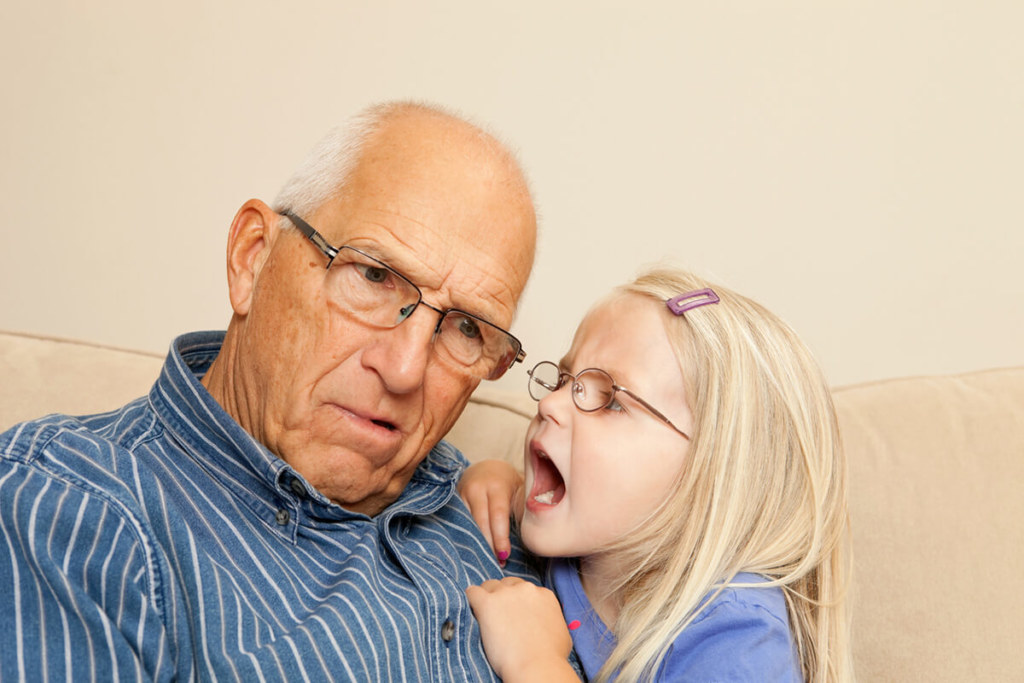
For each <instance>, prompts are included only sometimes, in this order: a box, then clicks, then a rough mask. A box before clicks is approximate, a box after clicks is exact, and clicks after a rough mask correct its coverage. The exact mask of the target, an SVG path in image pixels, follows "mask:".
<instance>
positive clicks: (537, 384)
mask: <svg viewBox="0 0 1024 683" xmlns="http://www.w3.org/2000/svg"><path fill="white" fill-rule="evenodd" d="M527 374H528V375H529V376H530V379H529V388H530V396H531V397H532V398H533V400H535V401H540V400H541V399H542V398H544V397H545V396H547V395H549V394H551V393H553V392H555V391H558V390H559V389H561V388H562V387H564V386H565V385H566V384H570V385H571V386H570V390H571V391H570V394H571V395H572V402H573V405H575V406H576V408H577V410H579V411H581V412H584V413H593V412H595V411H598V410H601V409H602V408H607V407H608V406H610V405H611V404H612V402H613V401H614V400H615V394H617V393H619V392H622V393H623V394H626V395H627V396H629V397H630V398H632V399H633V400H634V401H636V402H637V403H639V404H640V405H641V406H642V407H643V408H645V409H646V410H647V411H648V412H649V413H650V414H651V415H653V416H654V417H656V418H658V419H659V420H661V421H662V422H664V423H665V424H667V425H668V426H669V427H671V428H672V429H674V430H676V431H677V432H679V433H680V434H682V435H683V437H685V438H686V439H687V440H689V438H690V435H689V434H687V433H686V432H684V431H683V430H681V429H679V427H676V426H675V425H674V424H672V421H671V420H669V419H668V418H667V417H665V414H664V413H662V412H661V411H660V410H658V409H657V408H655V407H654V406H652V405H651V404H650V403H648V402H647V401H645V400H643V399H642V398H640V397H639V396H637V395H636V394H634V393H633V392H632V391H630V390H629V389H627V388H626V387H624V386H620V385H618V384H616V383H615V380H614V379H612V376H611V375H609V374H608V373H607V372H605V371H604V370H602V369H600V368H587V369H585V370H580V371H579V372H577V373H576V374H575V375H570V374H569V373H568V372H563V371H562V370H561V368H559V367H558V365H556V364H555V363H552V362H551V361H548V360H545V361H541V362H540V363H537V364H536V365H534V366H533V368H532V369H531V370H529V371H528V372H527Z"/></svg>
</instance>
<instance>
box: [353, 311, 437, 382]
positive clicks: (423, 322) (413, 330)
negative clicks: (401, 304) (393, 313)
mask: <svg viewBox="0 0 1024 683" xmlns="http://www.w3.org/2000/svg"><path fill="white" fill-rule="evenodd" d="M437 321H438V317H437V313H436V312H435V311H433V310H431V309H430V308H429V307H427V306H423V305H420V306H417V307H416V310H415V311H413V312H412V314H411V315H410V316H409V317H408V318H406V319H405V320H403V321H402V322H401V324H399V325H398V326H397V327H394V328H392V329H390V330H383V331H381V333H380V334H379V335H377V338H376V340H375V341H374V342H373V343H372V344H371V346H370V347H369V348H367V349H366V350H365V351H364V352H363V363H364V364H366V365H368V366H370V367H372V368H373V369H374V370H375V371H376V372H377V374H378V375H379V376H380V377H381V379H382V380H383V382H384V386H385V387H386V388H387V390H388V391H389V392H391V393H394V394H407V393H410V392H412V391H415V390H416V389H418V388H420V387H421V386H422V385H423V377H424V375H425V374H426V368H427V363H428V362H429V361H430V354H432V353H433V348H432V347H433V344H432V343H431V342H432V340H433V337H434V330H435V329H436V328H437Z"/></svg>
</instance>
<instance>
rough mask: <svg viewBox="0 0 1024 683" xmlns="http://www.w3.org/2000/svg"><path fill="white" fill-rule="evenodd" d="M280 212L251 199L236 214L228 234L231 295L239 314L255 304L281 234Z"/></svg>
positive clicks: (229, 288) (229, 294) (246, 311)
mask: <svg viewBox="0 0 1024 683" xmlns="http://www.w3.org/2000/svg"><path fill="white" fill-rule="evenodd" d="M277 221H278V215H277V214H276V213H274V211H273V210H272V209H271V208H270V207H269V206H267V205H266V204H265V203H263V202H261V201H260V200H258V199H250V200H249V201H247V202H246V203H245V204H243V205H242V208H240V209H239V210H238V213H236V214H235V219H234V220H233V221H232V222H231V230H230V232H229V233H228V254H227V256H228V297H229V298H230V299H231V308H232V309H233V310H234V311H235V314H236V315H240V316H245V315H246V314H248V312H249V307H250V306H251V305H252V294H253V289H254V287H255V283H256V277H257V276H258V275H259V272H260V269H261V268H262V267H263V264H264V262H266V260H267V257H268V256H269V255H270V249H271V247H272V246H273V244H274V241H275V240H276V239H277V235H278V231H279V229H278V225H277Z"/></svg>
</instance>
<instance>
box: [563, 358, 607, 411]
mask: <svg viewBox="0 0 1024 683" xmlns="http://www.w3.org/2000/svg"><path fill="white" fill-rule="evenodd" d="M614 395H615V382H614V380H612V376H611V375H609V374H608V373H607V372H605V371H604V370H599V369H597V368H589V369H587V370H584V371H583V372H581V373H580V374H578V375H576V381H574V382H573V384H572V400H573V402H574V403H575V404H576V407H577V408H579V409H580V410H582V411H584V412H588V413H590V412H593V411H595V410H600V409H601V408H604V407H605V406H606V405H608V404H609V403H611V400H612V396H614Z"/></svg>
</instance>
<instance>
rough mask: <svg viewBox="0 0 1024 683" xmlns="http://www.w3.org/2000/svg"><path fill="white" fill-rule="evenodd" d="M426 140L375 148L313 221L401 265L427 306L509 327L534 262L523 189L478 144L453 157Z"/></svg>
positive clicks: (332, 237) (342, 240) (532, 228)
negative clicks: (455, 310) (385, 151)
mask: <svg viewBox="0 0 1024 683" xmlns="http://www.w3.org/2000/svg"><path fill="white" fill-rule="evenodd" d="M422 142H423V141H414V142H413V143H411V144H410V145H408V146H405V147H403V146H398V147H396V148H395V149H393V150H392V151H393V154H383V153H381V151H380V150H377V149H373V150H371V151H370V152H369V153H368V155H367V157H366V158H365V160H364V161H363V162H361V163H360V165H359V166H358V167H357V169H356V170H355V171H354V173H353V175H352V177H351V180H350V182H349V183H348V185H347V186H346V189H345V191H344V192H343V193H342V194H340V195H339V196H338V197H336V198H334V199H332V200H331V201H329V202H328V203H327V204H325V205H324V206H323V207H321V209H320V210H319V211H317V220H318V221H319V222H320V225H318V226H317V227H318V229H320V230H321V231H322V232H324V234H325V236H327V238H328V240H329V241H331V242H332V243H333V244H337V245H342V244H348V245H351V246H355V247H358V248H360V249H363V250H365V251H366V252H367V253H370V254H371V255H373V256H375V257H377V258H379V259H381V260H382V261H384V262H386V263H387V264H388V265H389V266H391V267H392V268H394V269H395V270H398V271H399V272H401V273H402V274H403V275H405V276H406V277H408V278H409V279H410V280H412V281H413V282H414V283H415V284H416V285H417V286H419V287H420V289H421V290H423V293H424V298H425V299H427V300H428V301H429V302H430V303H432V304H433V305H439V306H444V307H457V308H464V309H465V310H468V311H469V312H471V313H476V314H479V315H482V316H483V317H485V318H487V319H488V320H491V321H492V322H495V323H496V324H499V325H502V326H505V325H508V324H509V323H511V320H512V316H513V313H514V309H515V305H516V303H517V302H518V299H519V296H520V294H521V293H522V290H523V288H524V287H525V285H526V280H527V278H528V276H529V273H530V270H531V268H532V264H533V256H534V248H535V241H536V223H535V217H534V211H533V206H532V203H531V202H530V200H529V195H528V194H525V188H524V187H523V186H522V184H521V183H519V182H517V181H515V180H514V179H513V178H510V177H509V174H510V172H511V171H510V170H509V169H508V168H504V167H503V164H501V163H498V161H497V160H495V159H492V158H489V157H487V156H485V155H481V154H480V153H478V152H479V151H478V150H477V151H475V152H474V153H472V154H469V153H467V154H464V155H461V156H460V155H456V156H452V155H451V154H450V150H448V149H447V148H445V149H443V150H441V149H437V148H436V146H432V145H428V144H422ZM424 148H425V149H424ZM321 226H322V227H321Z"/></svg>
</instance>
